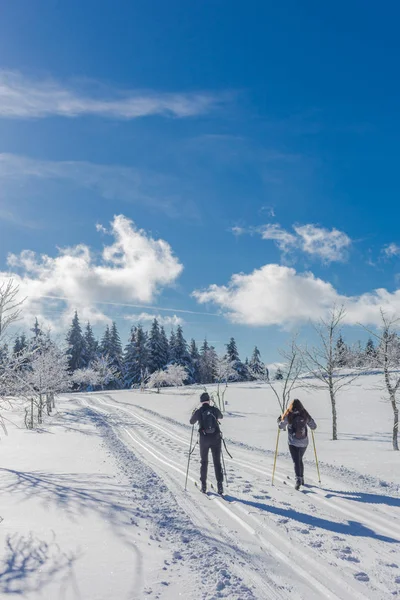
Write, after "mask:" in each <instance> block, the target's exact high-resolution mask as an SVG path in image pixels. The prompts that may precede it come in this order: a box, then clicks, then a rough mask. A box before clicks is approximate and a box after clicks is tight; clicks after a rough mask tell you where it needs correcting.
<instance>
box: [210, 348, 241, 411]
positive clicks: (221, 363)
mask: <svg viewBox="0 0 400 600" xmlns="http://www.w3.org/2000/svg"><path fill="white" fill-rule="evenodd" d="M234 364H235V361H230V360H229V358H228V356H218V357H217V360H216V361H215V365H214V380H215V381H216V383H217V389H216V392H215V402H216V404H217V405H218V408H219V409H220V411H221V412H225V394H226V390H227V389H228V381H234V380H235V379H236V378H237V372H236V370H235V368H234Z"/></svg>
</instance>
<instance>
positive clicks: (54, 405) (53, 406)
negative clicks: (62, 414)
mask: <svg viewBox="0 0 400 600" xmlns="http://www.w3.org/2000/svg"><path fill="white" fill-rule="evenodd" d="M55 398H56V397H55V394H51V408H55V407H56V399H55Z"/></svg>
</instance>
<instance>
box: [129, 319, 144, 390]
mask: <svg viewBox="0 0 400 600" xmlns="http://www.w3.org/2000/svg"><path fill="white" fill-rule="evenodd" d="M147 371H148V352H147V333H145V332H144V331H143V328H142V326H141V325H138V326H137V327H132V329H131V336H130V340H129V342H128V344H127V346H126V348H125V353H124V381H125V386H126V387H127V388H131V387H133V386H134V385H139V384H141V383H142V382H143V379H144V378H145V376H146V373H147Z"/></svg>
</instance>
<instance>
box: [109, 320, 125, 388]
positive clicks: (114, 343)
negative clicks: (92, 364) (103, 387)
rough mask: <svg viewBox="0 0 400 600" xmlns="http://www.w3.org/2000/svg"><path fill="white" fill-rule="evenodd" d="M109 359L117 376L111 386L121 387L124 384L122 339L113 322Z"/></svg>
mask: <svg viewBox="0 0 400 600" xmlns="http://www.w3.org/2000/svg"><path fill="white" fill-rule="evenodd" d="M108 358H109V361H110V364H111V366H112V367H113V368H114V371H115V374H116V378H115V380H114V381H110V386H111V387H120V386H121V385H122V382H123V377H122V371H123V353H122V344H121V339H120V337H119V333H118V329H117V324H116V323H115V321H113V323H112V325H111V330H110V352H109V355H108Z"/></svg>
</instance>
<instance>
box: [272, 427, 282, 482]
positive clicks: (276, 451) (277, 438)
mask: <svg viewBox="0 0 400 600" xmlns="http://www.w3.org/2000/svg"><path fill="white" fill-rule="evenodd" d="M280 433H281V430H280V429H278V435H277V436H276V448H275V459H274V469H273V471H272V485H274V477H275V468H276V457H277V455H278V445H279V435H280Z"/></svg>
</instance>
